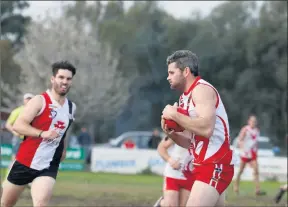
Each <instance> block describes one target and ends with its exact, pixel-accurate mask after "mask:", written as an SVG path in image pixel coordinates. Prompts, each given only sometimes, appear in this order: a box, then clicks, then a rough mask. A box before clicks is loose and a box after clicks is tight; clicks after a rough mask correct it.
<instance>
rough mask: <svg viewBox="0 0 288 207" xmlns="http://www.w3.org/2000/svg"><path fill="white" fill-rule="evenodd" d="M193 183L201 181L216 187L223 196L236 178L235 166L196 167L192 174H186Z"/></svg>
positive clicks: (211, 165)
mask: <svg viewBox="0 0 288 207" xmlns="http://www.w3.org/2000/svg"><path fill="white" fill-rule="evenodd" d="M185 176H186V177H190V178H189V180H192V183H193V184H194V182H195V181H196V180H197V181H201V182H203V183H207V184H208V185H210V186H212V187H214V188H215V189H216V190H217V191H218V193H219V195H221V194H222V193H223V192H224V191H225V190H226V189H227V188H228V186H229V185H230V183H231V182H232V179H233V176H234V165H224V164H207V165H200V166H194V169H193V171H192V172H191V173H185Z"/></svg>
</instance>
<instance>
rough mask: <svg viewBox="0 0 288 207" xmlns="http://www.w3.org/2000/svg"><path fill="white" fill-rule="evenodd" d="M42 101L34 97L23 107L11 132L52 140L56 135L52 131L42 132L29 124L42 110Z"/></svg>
mask: <svg viewBox="0 0 288 207" xmlns="http://www.w3.org/2000/svg"><path fill="white" fill-rule="evenodd" d="M42 104H43V100H42V97H41V96H35V97H34V98H32V99H31V100H30V101H29V102H28V103H27V104H26V105H25V106H24V109H23V111H22V112H21V113H20V114H19V117H18V118H17V120H16V121H15V123H14V124H13V130H14V131H16V132H17V133H19V134H23V135H25V136H32V137H39V136H40V135H41V137H42V138H47V139H54V138H56V137H57V136H58V133H57V132H56V131H54V130H49V131H42V130H40V129H36V128H34V127H32V126H31V124H30V123H31V122H32V121H33V119H34V118H35V117H36V116H37V114H38V113H39V112H40V110H41V109H42Z"/></svg>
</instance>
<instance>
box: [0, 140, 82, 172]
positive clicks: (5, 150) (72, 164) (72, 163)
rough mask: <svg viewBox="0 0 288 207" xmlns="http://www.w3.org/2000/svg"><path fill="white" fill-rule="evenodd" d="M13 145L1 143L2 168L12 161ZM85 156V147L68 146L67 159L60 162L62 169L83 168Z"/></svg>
mask: <svg viewBox="0 0 288 207" xmlns="http://www.w3.org/2000/svg"><path fill="white" fill-rule="evenodd" d="M11 156H12V145H11V144H2V145H1V168H7V167H8V166H9V165H10V163H11ZM84 165H85V156H84V149H83V148H67V152H66V159H65V160H64V161H63V162H62V163H61V164H60V168H59V169H60V170H71V171H79V170H83V169H84Z"/></svg>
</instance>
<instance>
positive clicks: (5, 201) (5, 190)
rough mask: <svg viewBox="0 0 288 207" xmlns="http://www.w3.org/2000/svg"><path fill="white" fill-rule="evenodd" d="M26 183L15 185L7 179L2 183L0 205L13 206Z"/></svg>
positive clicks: (4, 206)
mask: <svg viewBox="0 0 288 207" xmlns="http://www.w3.org/2000/svg"><path fill="white" fill-rule="evenodd" d="M25 186H26V185H15V184H13V183H11V182H10V181H8V180H7V179H6V180H5V181H4V182H3V185H2V196H1V206H3V207H6V206H14V205H15V204H16V202H17V200H18V198H19V197H20V195H21V193H22V192H23V190H24V189H25Z"/></svg>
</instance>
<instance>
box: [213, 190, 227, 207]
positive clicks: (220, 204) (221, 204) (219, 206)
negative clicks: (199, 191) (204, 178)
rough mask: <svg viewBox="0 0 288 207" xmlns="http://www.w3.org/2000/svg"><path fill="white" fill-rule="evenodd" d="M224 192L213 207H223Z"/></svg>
mask: <svg viewBox="0 0 288 207" xmlns="http://www.w3.org/2000/svg"><path fill="white" fill-rule="evenodd" d="M225 195H226V193H225V191H224V192H223V193H222V194H221V195H220V197H219V199H218V201H217V203H216V205H215V207H224V206H225Z"/></svg>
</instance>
